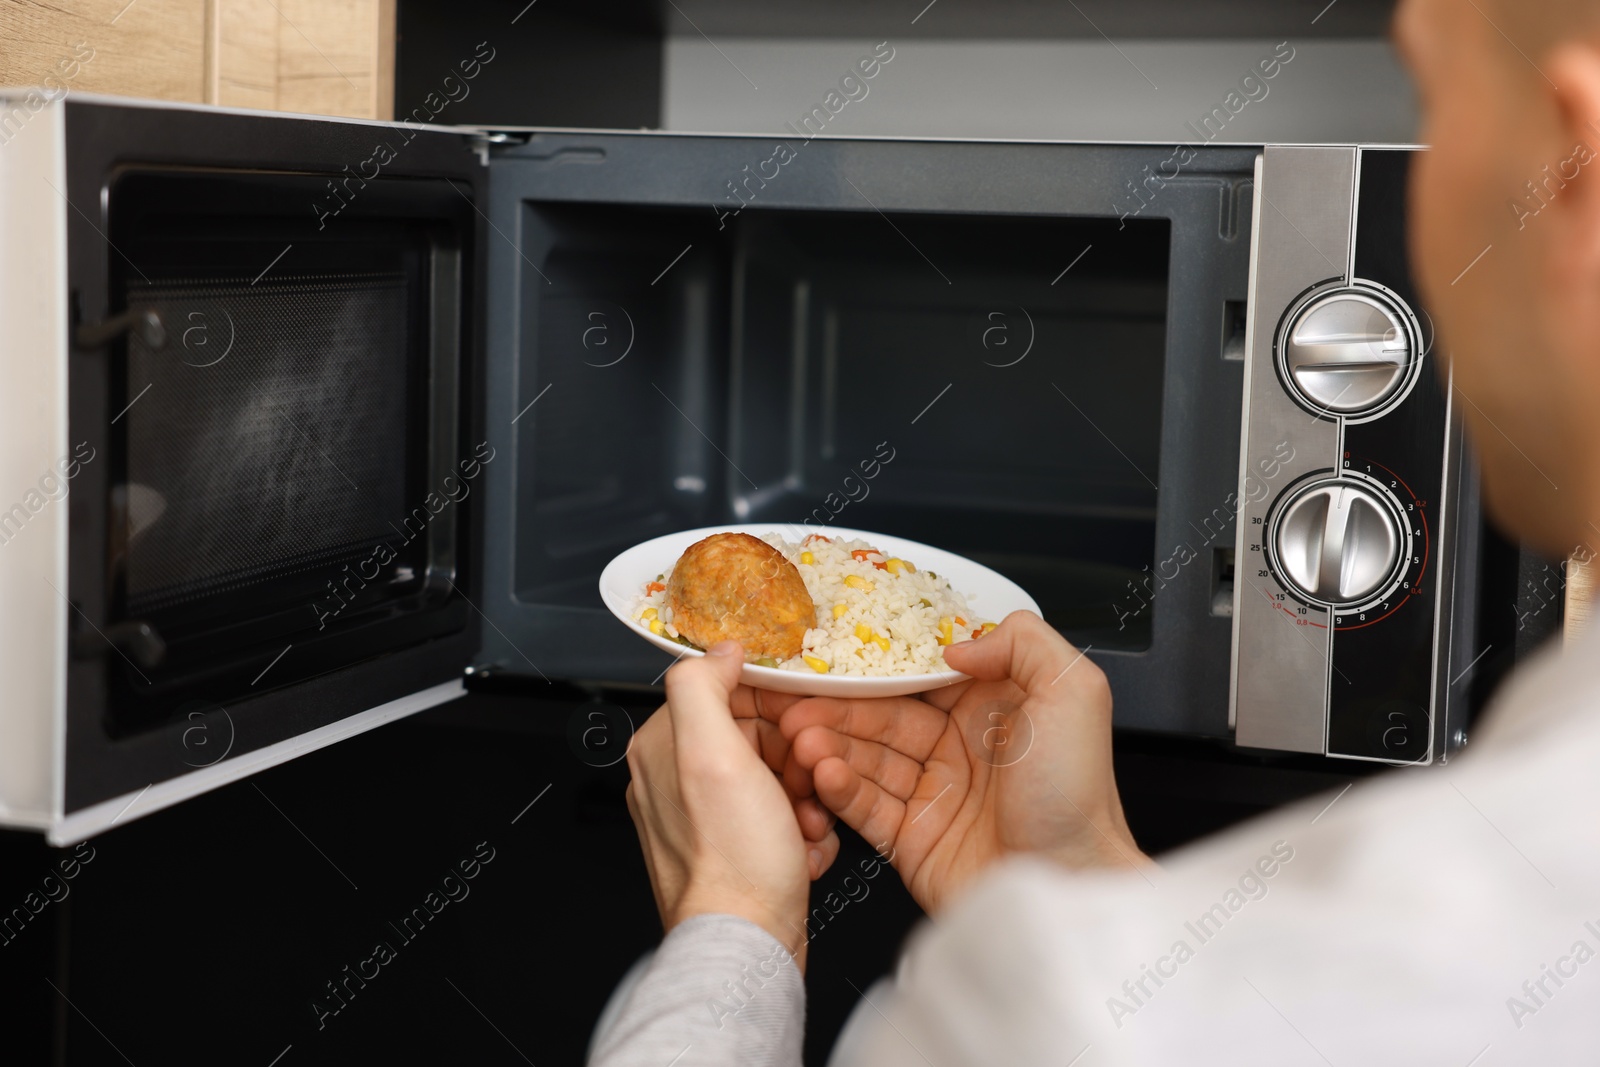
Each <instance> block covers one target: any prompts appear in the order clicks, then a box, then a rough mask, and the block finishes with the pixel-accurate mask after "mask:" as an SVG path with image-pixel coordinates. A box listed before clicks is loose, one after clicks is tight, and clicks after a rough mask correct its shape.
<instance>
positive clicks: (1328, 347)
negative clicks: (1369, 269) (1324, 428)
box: [1279, 289, 1417, 415]
mask: <svg viewBox="0 0 1600 1067" xmlns="http://www.w3.org/2000/svg"><path fill="white" fill-rule="evenodd" d="M1397 303H1398V301H1394V302H1391V301H1390V300H1389V299H1387V298H1385V297H1384V296H1383V295H1382V294H1380V293H1378V292H1376V291H1370V292H1369V291H1365V290H1357V289H1340V290H1338V291H1336V292H1332V293H1328V294H1327V295H1325V296H1322V297H1319V298H1317V299H1315V300H1312V301H1311V302H1310V303H1308V304H1306V306H1305V307H1303V308H1301V309H1300V310H1299V312H1298V313H1296V315H1295V316H1294V318H1293V320H1292V321H1290V322H1289V324H1288V326H1287V328H1286V329H1285V330H1284V333H1283V337H1282V338H1281V340H1280V344H1279V348H1280V351H1279V359H1280V361H1281V366H1282V369H1283V374H1284V378H1285V381H1286V383H1288V384H1289V385H1290V386H1291V387H1292V388H1293V389H1294V390H1295V391H1297V392H1298V393H1299V394H1300V395H1301V396H1302V397H1303V398H1304V399H1305V400H1306V402H1307V403H1309V404H1310V405H1311V406H1312V407H1314V408H1317V409H1319V410H1322V411H1331V412H1335V413H1337V414H1341V415H1351V414H1358V413H1362V412H1367V411H1371V410H1373V409H1375V408H1378V407H1380V406H1382V405H1383V403H1384V402H1385V401H1386V400H1388V399H1389V398H1390V397H1392V396H1394V395H1395V393H1396V392H1398V391H1399V390H1400V388H1401V387H1402V386H1403V385H1404V384H1405V382H1406V379H1407V376H1408V375H1409V373H1410V371H1411V367H1412V364H1413V362H1414V361H1415V360H1416V358H1417V350H1416V337H1415V334H1414V333H1413V330H1412V326H1411V321H1410V315H1409V313H1408V312H1406V311H1404V310H1402V308H1401V307H1399V306H1396V304H1397Z"/></svg>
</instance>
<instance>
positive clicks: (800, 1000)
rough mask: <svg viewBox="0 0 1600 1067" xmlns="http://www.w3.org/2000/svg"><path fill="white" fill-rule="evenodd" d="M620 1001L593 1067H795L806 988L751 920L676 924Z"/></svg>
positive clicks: (703, 918) (699, 919) (783, 952)
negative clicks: (671, 1066) (621, 1002)
mask: <svg viewBox="0 0 1600 1067" xmlns="http://www.w3.org/2000/svg"><path fill="white" fill-rule="evenodd" d="M625 997H626V999H625V1001H624V1003H623V1004H622V1006H621V1009H620V1011H619V1012H618V1014H617V1017H616V1021H615V1022H613V1023H612V1024H611V1026H610V1027H609V1028H608V1029H607V1030H606V1032H605V1033H603V1034H601V1035H599V1038H598V1039H597V1041H596V1042H595V1046H594V1053H593V1055H592V1056H591V1058H590V1060H589V1064H590V1067H665V1065H667V1064H669V1063H670V1064H681V1065H682V1067H688V1065H690V1064H693V1065H695V1067H720V1065H723V1064H726V1065H728V1067H800V1048H801V1043H802V1040H803V1038H804V1036H805V1006H806V994H805V980H804V979H803V978H802V977H801V975H800V968H799V967H797V966H796V965H795V963H794V960H793V958H791V956H790V955H789V950H788V949H787V948H785V947H784V946H783V945H782V944H780V943H779V942H778V941H776V940H775V939H774V938H773V937H772V935H771V934H769V933H767V932H766V931H765V930H763V929H761V928H760V927H759V926H757V925H755V924H754V923H752V922H749V921H748V920H745V919H741V918H738V917H736V916H733V915H697V916H695V917H694V918H692V919H688V920H686V921H684V922H682V923H680V924H679V925H678V926H677V927H675V928H674V929H673V930H672V932H671V933H669V934H668V935H667V936H666V939H665V940H663V941H662V942H661V947H660V948H659V949H657V950H656V953H655V957H654V958H653V959H652V960H651V961H650V964H649V966H648V967H647V968H646V969H645V971H644V973H643V975H641V976H640V978H639V979H638V982H637V984H635V985H634V987H633V989H632V990H631V991H630V992H628V993H626V994H625Z"/></svg>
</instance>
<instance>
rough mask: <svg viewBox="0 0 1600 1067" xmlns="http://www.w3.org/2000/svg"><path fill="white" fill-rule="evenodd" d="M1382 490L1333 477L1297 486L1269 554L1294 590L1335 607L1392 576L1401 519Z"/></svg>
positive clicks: (1275, 530)
mask: <svg viewBox="0 0 1600 1067" xmlns="http://www.w3.org/2000/svg"><path fill="white" fill-rule="evenodd" d="M1380 492H1381V490H1377V489H1371V488H1367V487H1365V486H1362V485H1356V484H1352V483H1351V482H1349V481H1345V480H1341V479H1338V478H1332V479H1328V480H1326V481H1321V482H1317V483H1314V484H1312V485H1309V486H1307V487H1305V488H1304V489H1301V490H1300V491H1299V492H1297V493H1296V494H1295V495H1294V496H1292V497H1291V498H1290V499H1289V500H1288V501H1287V502H1286V503H1285V504H1284V506H1283V507H1282V508H1281V509H1279V511H1278V512H1277V515H1276V516H1275V518H1274V520H1273V529H1272V531H1271V537H1272V546H1273V554H1274V556H1275V557H1276V559H1277V563H1278V567H1279V569H1280V571H1281V572H1282V577H1283V578H1284V579H1285V580H1286V581H1287V582H1288V583H1289V584H1290V585H1292V586H1294V587H1295V589H1296V591H1298V592H1300V593H1303V594H1304V595H1305V596H1307V597H1309V598H1310V599H1312V600H1316V601H1319V602H1321V603H1324V604H1331V605H1334V606H1336V607H1338V606H1346V605H1353V604H1359V603H1361V602H1362V601H1364V600H1367V599H1370V598H1371V597H1372V596H1373V594H1375V593H1377V592H1378V591H1379V590H1380V589H1381V588H1382V587H1383V585H1384V583H1386V582H1388V581H1389V580H1390V579H1391V578H1392V577H1393V576H1394V573H1395V569H1396V567H1397V566H1398V565H1399V563H1400V547H1401V546H1400V542H1401V531H1400V525H1399V524H1400V519H1399V513H1398V509H1397V508H1396V507H1395V506H1394V505H1393V504H1391V503H1389V502H1386V501H1385V500H1384V499H1382V498H1381V497H1380V495H1379V494H1380Z"/></svg>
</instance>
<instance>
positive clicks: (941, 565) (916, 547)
mask: <svg viewBox="0 0 1600 1067" xmlns="http://www.w3.org/2000/svg"><path fill="white" fill-rule="evenodd" d="M774 530H776V531H778V532H780V533H782V534H783V535H784V537H785V538H787V539H788V540H790V541H797V540H799V539H801V538H803V537H805V536H806V535H807V534H810V533H821V534H823V535H824V536H826V537H831V538H834V539H836V540H837V539H844V540H855V541H865V542H867V543H868V544H870V545H872V546H873V547H874V548H877V549H879V550H881V551H883V552H885V553H887V554H888V555H890V556H898V557H900V558H901V559H906V560H910V561H911V562H912V563H914V564H916V565H917V567H918V569H920V570H931V571H933V572H934V573H935V574H938V575H941V576H943V577H945V578H948V579H950V585H951V588H953V589H955V590H956V591H957V592H959V593H962V594H965V596H966V598H967V603H968V604H970V605H972V610H973V612H974V613H975V614H977V615H978V617H979V618H983V619H990V620H992V621H994V622H999V621H1000V620H1001V619H1004V618H1005V617H1006V616H1007V615H1009V614H1010V613H1011V612H1013V611H1031V612H1033V613H1034V614H1036V615H1037V614H1038V613H1039V605H1038V604H1036V603H1034V600H1033V597H1031V596H1029V595H1028V594H1027V593H1025V592H1023V590H1022V587H1021V586H1019V585H1017V583H1016V582H1013V581H1012V580H1011V579H1009V578H1007V577H1005V576H1003V575H1001V574H997V573H996V572H994V571H992V570H990V569H989V568H988V567H985V566H984V565H983V564H981V563H974V562H973V561H972V560H970V559H967V558H966V557H965V556H958V555H956V554H955V553H953V552H945V551H943V550H942V549H938V548H934V547H932V546H931V545H924V544H920V543H918V542H916V541H907V540H906V539H905V538H903V537H890V536H888V535H887V534H876V533H870V532H868V531H866V530H850V529H844V528H841V527H829V528H827V529H823V530H813V529H810V528H804V529H797V528H791V527H786V526H785V524H783V523H775V522H769V523H761V524H758V525H749V526H707V527H705V528H704V529H700V530H684V531H682V532H681V533H674V534H666V535H665V536H663V537H657V538H654V539H652V540H649V541H646V542H644V543H643V544H639V545H634V546H633V547H632V548H630V549H628V550H627V551H626V552H624V553H622V554H621V555H620V556H618V557H617V558H616V559H613V560H612V561H611V562H610V563H608V564H606V569H605V570H604V571H602V572H601V573H600V599H601V600H603V601H605V605H606V607H607V608H610V609H611V614H613V615H615V616H616V617H617V618H618V619H619V620H621V622H622V624H623V625H624V626H626V627H627V628H628V629H629V630H631V631H632V632H634V633H636V634H638V635H639V636H640V637H642V638H644V639H645V640H646V641H649V642H650V643H651V644H652V645H655V646H656V647H657V648H659V649H661V650H663V651H665V652H670V653H672V654H673V655H674V656H703V655H705V653H703V652H699V651H696V650H695V649H692V648H685V647H684V646H682V645H680V644H678V643H677V642H676V641H673V640H671V639H670V638H667V637H659V636H657V635H655V634H653V633H651V632H650V631H649V630H646V629H645V628H644V627H642V626H640V625H639V623H638V622H637V621H636V620H635V619H634V618H633V617H632V616H633V606H634V603H635V602H636V601H637V600H638V597H639V593H640V590H641V589H642V588H643V586H644V583H645V582H648V581H650V579H652V578H654V577H655V576H656V575H658V574H665V573H666V572H667V571H669V570H671V569H672V567H673V565H674V564H676V563H677V562H678V557H679V556H681V555H683V552H684V549H686V548H688V547H689V546H690V545H692V544H694V543H695V542H696V541H700V540H703V539H705V538H707V537H710V536H711V535H712V534H715V533H745V534H750V535H752V536H754V537H760V536H761V535H762V534H765V533H770V532H772V531H774ZM966 677H967V676H966V675H964V674H962V673H960V672H959V671H952V670H943V671H933V672H929V673H927V674H898V675H894V676H891V677H887V678H854V677H850V676H847V675H843V674H817V673H816V672H814V671H785V670H779V669H778V668H776V667H758V666H756V665H755V664H753V663H746V664H745V665H744V673H743V674H742V675H741V679H740V680H741V681H743V682H744V683H745V684H747V685H753V686H756V687H758V688H761V689H770V690H772V691H774V692H778V693H803V694H805V695H807V696H832V697H892V696H903V695H905V694H907V693H921V692H925V691H927V690H929V689H937V688H939V687H940V686H942V685H950V684H952V683H954V682H959V681H962V680H964V679H965V678H966Z"/></svg>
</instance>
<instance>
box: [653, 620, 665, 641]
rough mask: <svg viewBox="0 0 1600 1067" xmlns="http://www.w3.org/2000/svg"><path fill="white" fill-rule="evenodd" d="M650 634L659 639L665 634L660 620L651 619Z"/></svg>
mask: <svg viewBox="0 0 1600 1067" xmlns="http://www.w3.org/2000/svg"><path fill="white" fill-rule="evenodd" d="M650 632H651V633H653V634H655V635H656V636H657V637H659V636H661V635H662V634H664V633H666V632H667V628H666V627H665V626H663V625H661V620H660V619H651V620H650Z"/></svg>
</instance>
